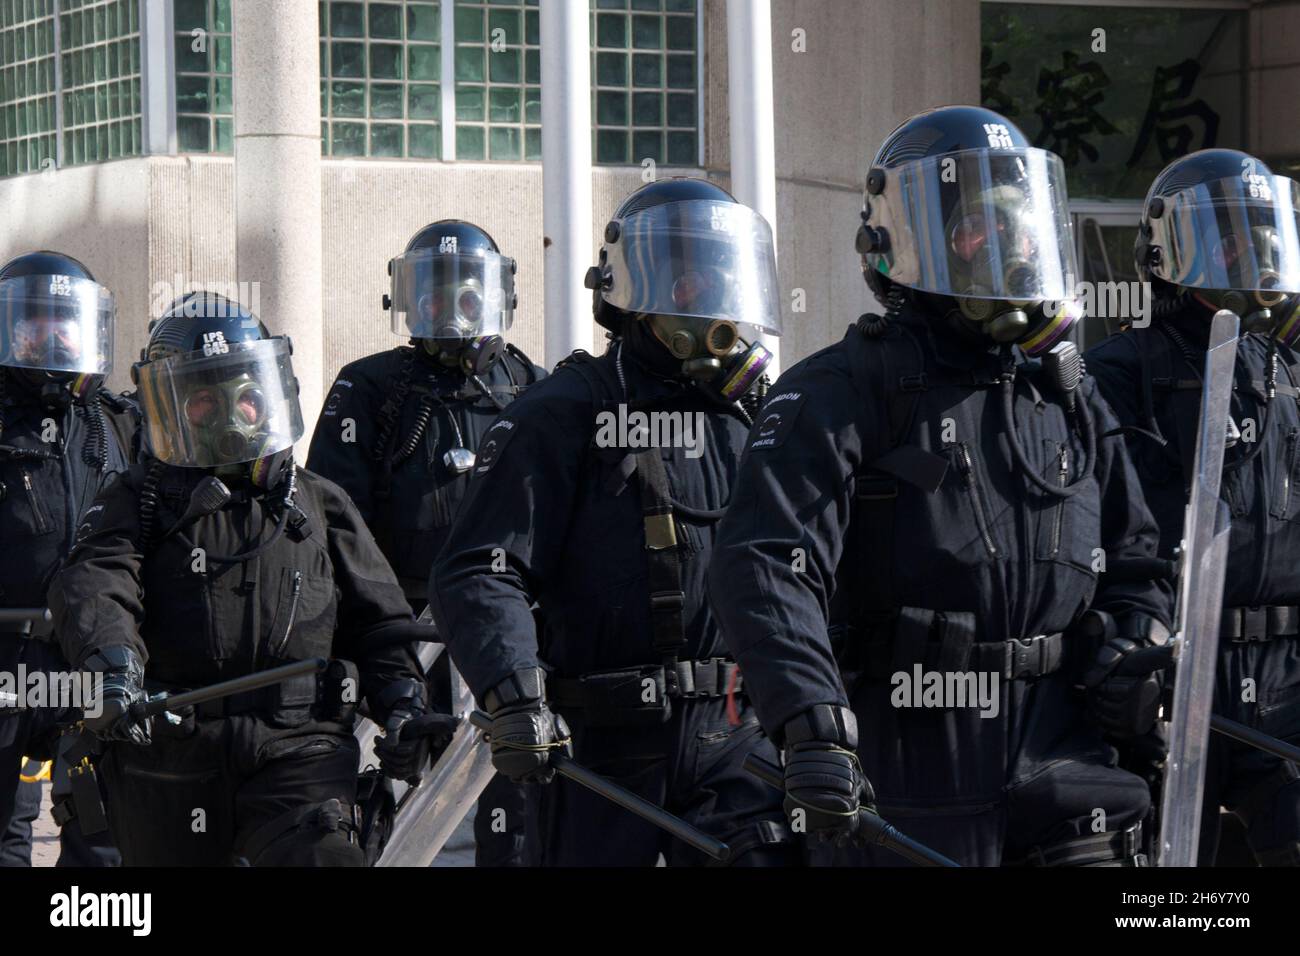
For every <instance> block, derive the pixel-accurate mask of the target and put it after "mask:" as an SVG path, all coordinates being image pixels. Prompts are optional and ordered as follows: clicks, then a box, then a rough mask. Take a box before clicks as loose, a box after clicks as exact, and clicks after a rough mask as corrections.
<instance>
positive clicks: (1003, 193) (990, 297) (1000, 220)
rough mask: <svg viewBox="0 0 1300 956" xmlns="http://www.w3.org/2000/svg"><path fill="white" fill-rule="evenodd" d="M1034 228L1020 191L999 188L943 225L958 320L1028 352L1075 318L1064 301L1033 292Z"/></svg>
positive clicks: (1048, 341)
mask: <svg viewBox="0 0 1300 956" xmlns="http://www.w3.org/2000/svg"><path fill="white" fill-rule="evenodd" d="M1034 226H1035V224H1034V222H1033V221H1032V218H1031V217H1030V216H1029V215H1027V213H1026V207H1025V204H1024V197H1023V195H1022V193H1021V191H1020V190H1019V189H1016V188H1014V187H1011V186H1000V187H997V188H994V189H990V190H987V191H985V192H984V193H982V194H981V195H980V196H979V201H978V202H975V203H971V204H969V205H967V206H966V207H965V208H962V209H959V210H957V212H956V213H955V214H954V216H953V218H952V221H951V223H950V225H949V226H948V229H947V234H948V235H947V238H948V252H949V262H950V264H951V270H952V277H953V278H954V279H955V280H956V283H957V289H956V290H955V291H954V292H953V293H952V294H953V297H954V298H955V299H956V301H957V308H958V310H959V311H960V312H961V315H962V318H963V319H965V320H966V322H967V323H968V324H969V325H971V326H973V327H974V328H976V329H978V330H980V331H982V332H983V333H985V334H987V335H988V337H989V338H991V339H992V340H993V341H995V342H998V343H1001V344H1008V343H1018V344H1020V346H1021V348H1022V350H1024V351H1025V352H1026V353H1027V354H1037V353H1039V352H1043V351H1046V350H1047V349H1049V348H1050V347H1051V346H1052V344H1054V343H1055V342H1057V341H1059V340H1060V338H1061V336H1062V335H1063V334H1064V333H1065V331H1066V329H1068V328H1069V326H1070V325H1072V324H1073V323H1074V321H1075V319H1076V318H1077V315H1075V314H1074V312H1073V311H1072V310H1069V309H1067V308H1065V307H1063V305H1062V303H1058V302H1045V301H1043V300H1042V299H1040V298H1038V297H1037V295H1036V293H1037V291H1038V289H1039V287H1040V281H1039V276H1038V271H1037V269H1036V268H1035V266H1034V264H1033V258H1034V254H1035V249H1036V244H1035V232H1034ZM995 290H997V291H996V292H995ZM1021 296H1023V298H1021Z"/></svg>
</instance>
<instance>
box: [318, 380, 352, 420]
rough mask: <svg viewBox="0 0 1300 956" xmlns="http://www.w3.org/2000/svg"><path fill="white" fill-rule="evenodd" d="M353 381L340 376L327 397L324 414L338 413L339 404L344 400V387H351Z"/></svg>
mask: <svg viewBox="0 0 1300 956" xmlns="http://www.w3.org/2000/svg"><path fill="white" fill-rule="evenodd" d="M351 387H352V383H351V382H349V381H348V380H347V379H346V378H340V379H338V380H336V381H335V382H334V388H332V389H331V390H330V393H329V397H328V398H326V399H325V410H324V411H323V412H321V414H322V415H337V414H338V413H339V405H340V404H341V403H342V402H343V389H345V388H351Z"/></svg>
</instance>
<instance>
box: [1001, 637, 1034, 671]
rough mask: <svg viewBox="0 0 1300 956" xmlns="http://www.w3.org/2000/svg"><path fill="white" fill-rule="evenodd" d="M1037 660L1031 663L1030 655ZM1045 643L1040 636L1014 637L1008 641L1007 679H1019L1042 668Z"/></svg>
mask: <svg viewBox="0 0 1300 956" xmlns="http://www.w3.org/2000/svg"><path fill="white" fill-rule="evenodd" d="M1031 654H1032V655H1035V656H1036V657H1037V660H1036V661H1034V662H1033V664H1032V665H1031V662H1030V655H1031ZM1042 657H1043V644H1042V640H1041V639H1040V638H1038V637H1013V638H1012V639H1011V640H1009V641H1007V658H1008V661H1007V670H1008V672H1009V673H1008V674H1007V679H1008V680H1019V679H1020V678H1022V677H1030V676H1033V675H1034V674H1035V673H1036V672H1037V671H1040V670H1042Z"/></svg>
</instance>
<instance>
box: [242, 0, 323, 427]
mask: <svg viewBox="0 0 1300 956" xmlns="http://www.w3.org/2000/svg"><path fill="white" fill-rule="evenodd" d="M233 6H234V9H233V14H234V45H235V70H234V81H235V82H234V99H235V103H234V107H235V111H234V120H235V226H236V237H235V261H236V267H237V269H236V271H237V273H238V275H237V278H238V280H239V281H240V282H241V283H256V285H253V286H251V287H250V288H249V289H248V291H247V292H245V288H244V287H241V290H240V291H241V296H240V297H241V299H242V298H244V297H245V295H247V297H249V298H251V299H254V300H256V301H250V302H245V303H244V305H246V306H249V307H251V308H253V311H255V312H259V314H258V318H260V319H261V320H262V321H263V322H264V323H265V324H266V326H267V328H269V329H271V331H272V332H274V333H277V334H286V335H289V336H291V337H292V339H293V369H294V373H295V375H297V377H298V383H299V387H300V392H299V396H298V400H299V402H300V404H301V405H302V417H303V424H304V425H305V427H306V431H305V432H304V434H303V443H304V445H305V443H306V442H307V441H308V440H309V439H310V437H311V434H312V430H313V429H314V427H315V424H316V417H317V415H319V414H320V407H321V400H322V397H323V392H324V381H323V378H324V355H323V353H324V335H323V332H322V325H323V323H322V294H321V278H322V276H321V166H320V26H319V24H318V23H317V17H316V4H314V3H303V2H302V0H235V2H234V5H233ZM259 310H260V311H259Z"/></svg>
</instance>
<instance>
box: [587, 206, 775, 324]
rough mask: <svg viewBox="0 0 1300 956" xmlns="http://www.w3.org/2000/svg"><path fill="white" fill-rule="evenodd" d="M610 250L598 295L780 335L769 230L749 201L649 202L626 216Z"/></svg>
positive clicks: (634, 307)
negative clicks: (744, 204) (648, 206)
mask: <svg viewBox="0 0 1300 956" xmlns="http://www.w3.org/2000/svg"><path fill="white" fill-rule="evenodd" d="M605 249H606V256H607V258H606V261H605V268H604V270H603V271H604V275H605V283H606V284H605V286H604V287H603V288H602V289H601V295H602V296H603V298H604V299H605V301H606V302H608V303H609V304H610V305H612V306H614V307H615V308H618V309H622V310H623V311H625V312H631V313H642V314H647V315H664V316H682V317H686V318H693V319H699V320H703V324H704V325H707V324H708V323H709V322H712V321H717V320H722V321H727V322H734V323H736V324H737V325H748V326H752V327H756V328H759V329H761V330H762V331H764V332H768V333H770V334H772V335H780V334H781V303H780V299H779V285H778V282H777V274H776V251H775V249H774V248H773V245H772V229H771V227H770V226H769V225H768V224H767V221H766V220H765V219H764V218H763V217H762V216H760V215H759V214H758V213H756V212H754V210H752V209H750V208H749V207H748V206H742V205H740V204H738V203H727V202H708V201H690V202H676V203H666V204H664V205H660V206H651V207H650V208H649V209H644V210H641V211H640V212H636V213H633V214H632V215H630V216H628V217H627V218H626V219H623V220H622V221H621V222H620V224H619V236H618V239H617V241H615V242H607V243H606V245H605Z"/></svg>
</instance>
